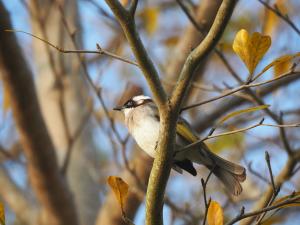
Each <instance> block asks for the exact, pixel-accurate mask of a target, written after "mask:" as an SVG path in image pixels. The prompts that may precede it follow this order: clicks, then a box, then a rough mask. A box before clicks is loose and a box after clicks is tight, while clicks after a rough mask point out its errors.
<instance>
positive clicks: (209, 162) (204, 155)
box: [189, 144, 246, 195]
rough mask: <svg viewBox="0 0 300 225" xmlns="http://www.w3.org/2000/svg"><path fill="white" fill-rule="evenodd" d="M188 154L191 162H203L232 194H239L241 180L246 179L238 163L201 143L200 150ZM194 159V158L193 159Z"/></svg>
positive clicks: (244, 170) (243, 170)
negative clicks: (224, 157) (215, 152)
mask: <svg viewBox="0 0 300 225" xmlns="http://www.w3.org/2000/svg"><path fill="white" fill-rule="evenodd" d="M195 153H196V151H195V150H194V151H193V154H192V155H190V156H192V157H189V158H190V159H193V160H192V161H193V162H196V163H199V164H204V165H205V166H206V167H207V168H208V169H210V170H213V171H212V172H213V174H214V175H216V177H218V178H219V179H220V180H221V181H222V182H223V184H224V185H225V187H226V188H227V190H228V191H230V192H231V193H232V194H233V195H239V194H240V193H241V192H242V190H243V189H242V186H241V184H240V183H241V182H243V181H245V179H246V169H245V168H244V167H242V166H240V165H238V164H235V163H232V162H230V161H228V160H226V159H223V158H221V157H220V156H218V155H216V154H214V153H213V152H211V151H210V150H209V149H208V147H207V146H206V145H205V144H203V146H201V150H200V151H199V149H197V154H195ZM195 159H196V160H195Z"/></svg>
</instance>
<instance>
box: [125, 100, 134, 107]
mask: <svg viewBox="0 0 300 225" xmlns="http://www.w3.org/2000/svg"><path fill="white" fill-rule="evenodd" d="M124 106H125V107H126V108H132V107H134V106H135V102H134V101H133V100H131V99H130V100H128V101H127V102H126V103H125V105H124Z"/></svg>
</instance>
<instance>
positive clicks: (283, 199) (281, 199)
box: [272, 192, 300, 209]
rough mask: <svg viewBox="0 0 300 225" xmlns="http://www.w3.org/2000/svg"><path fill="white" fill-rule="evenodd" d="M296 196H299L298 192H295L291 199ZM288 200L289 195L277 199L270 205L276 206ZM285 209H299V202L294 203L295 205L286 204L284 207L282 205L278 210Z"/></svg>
mask: <svg viewBox="0 0 300 225" xmlns="http://www.w3.org/2000/svg"><path fill="white" fill-rule="evenodd" d="M296 196H300V192H295V193H294V195H293V197H296ZM289 198H291V196H290V195H288V196H284V197H282V198H279V199H277V200H276V201H275V202H274V203H273V204H272V205H277V204H279V203H281V202H283V201H286V200H288V199H289ZM287 207H300V202H299V201H298V202H295V203H290V204H286V205H283V206H281V207H279V208H280V209H282V208H287Z"/></svg>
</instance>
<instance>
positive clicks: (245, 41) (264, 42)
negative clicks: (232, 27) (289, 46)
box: [232, 29, 271, 74]
mask: <svg viewBox="0 0 300 225" xmlns="http://www.w3.org/2000/svg"><path fill="white" fill-rule="evenodd" d="M270 46H271V38H270V37H269V36H264V35H261V34H260V33H258V32H255V33H253V34H252V36H250V35H249V33H248V32H247V31H246V30H244V29H242V30H240V31H239V32H238V33H237V34H236V36H235V39H234V41H233V45H232V48H233V50H234V51H235V53H236V54H237V55H238V56H239V57H240V58H241V59H242V60H243V62H244V63H245V65H246V66H247V68H248V70H249V72H250V74H253V72H254V70H255V68H256V66H257V64H258V63H259V61H260V60H261V59H262V57H263V56H264V55H265V53H266V52H267V50H268V49H269V47H270Z"/></svg>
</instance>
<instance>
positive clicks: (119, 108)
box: [113, 106, 123, 111]
mask: <svg viewBox="0 0 300 225" xmlns="http://www.w3.org/2000/svg"><path fill="white" fill-rule="evenodd" d="M122 109H123V107H122V106H117V107H115V108H113V110H116V111H121V110H122Z"/></svg>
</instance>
